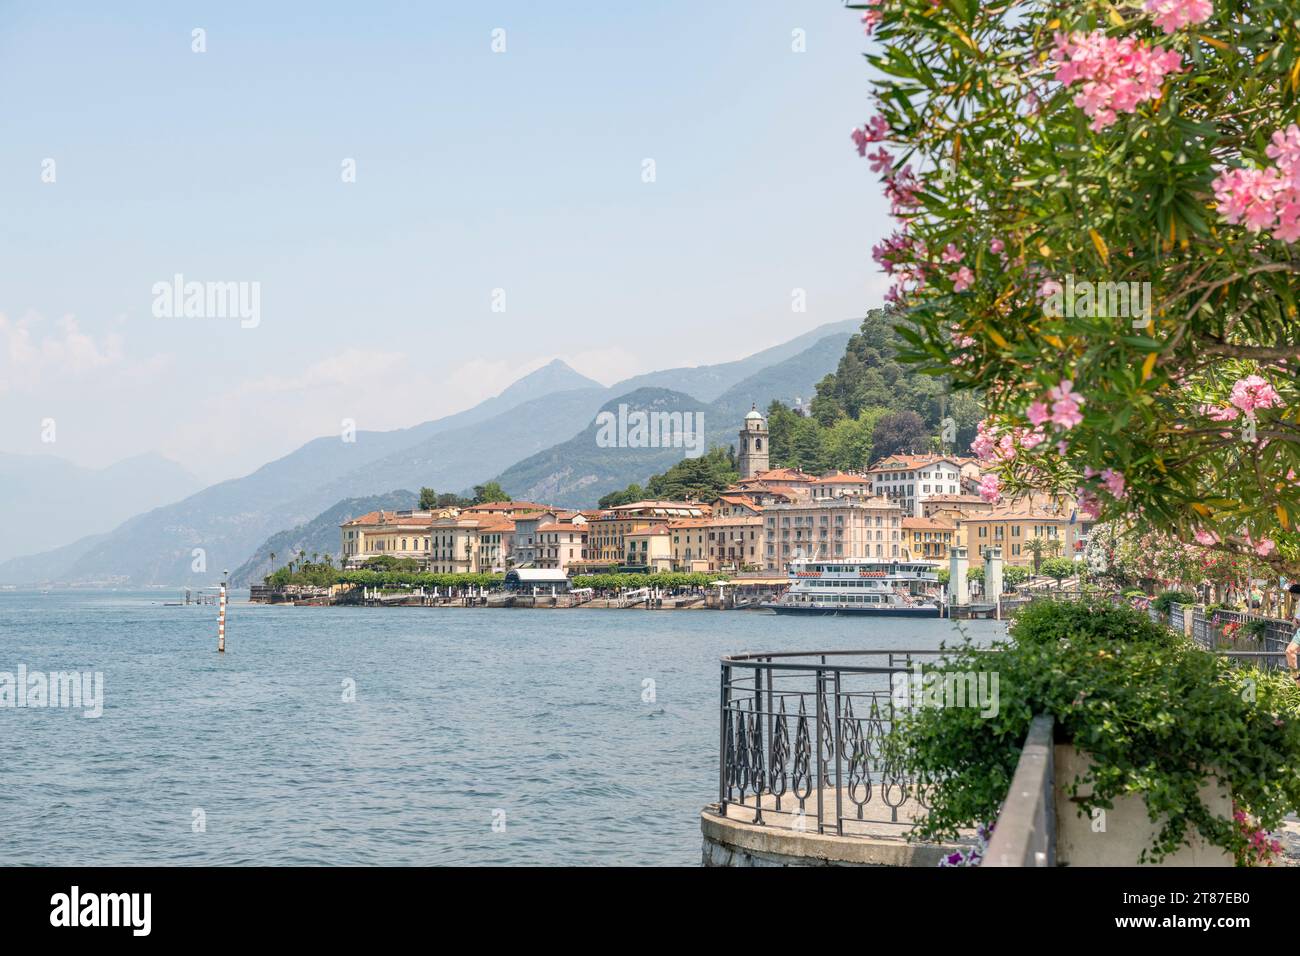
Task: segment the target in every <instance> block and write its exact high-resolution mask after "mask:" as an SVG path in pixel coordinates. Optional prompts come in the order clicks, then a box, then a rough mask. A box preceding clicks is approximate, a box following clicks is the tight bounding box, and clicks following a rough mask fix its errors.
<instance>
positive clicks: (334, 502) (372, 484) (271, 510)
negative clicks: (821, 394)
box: [0, 320, 858, 587]
mask: <svg viewBox="0 0 1300 956" xmlns="http://www.w3.org/2000/svg"><path fill="white" fill-rule="evenodd" d="M857 326H858V322H857V321H856V320H847V321H844V322H838V323H832V324H830V325H825V326H821V327H820V328H818V329H814V330H813V331H811V332H808V333H805V334H804V335H801V336H799V337H797V338H795V339H792V340H791V341H789V342H786V343H784V344H782V345H779V346H775V347H773V348H770V349H766V350H764V351H761V352H758V353H755V354H753V355H750V356H748V357H746V358H743V359H740V360H737V361H734V362H726V363H722V364H718V365H706V366H698V367H689V368H686V367H684V368H675V369H667V370H664V371H662V372H654V373H649V374H647V375H639V376H635V377H634V378H630V379H626V380H624V381H622V382H618V383H616V384H614V385H612V386H609V387H604V386H601V385H600V384H599V383H598V382H595V381H593V380H592V379H589V378H586V377H585V376H583V375H580V374H579V373H577V372H575V371H574V370H573V369H571V368H569V366H567V365H566V364H565V363H564V362H562V361H560V360H558V359H557V360H556V361H553V362H551V363H550V364H549V365H546V366H544V367H543V368H541V369H538V370H537V371H534V372H532V373H530V374H529V375H526V376H524V377H523V378H521V379H520V380H519V381H517V382H515V383H514V384H513V385H511V386H510V387H509V388H507V389H506V390H505V391H503V392H502V393H501V394H499V395H497V396H495V397H493V398H490V399H488V400H486V401H484V402H481V403H479V404H478V405H475V406H474V407H472V408H470V409H467V410H465V411H463V412H458V413H456V414H454V415H449V416H446V417H444V418H441V419H436V420H434V421H429V422H424V423H422V424H419V425H415V426H413V427H411V428H405V429H397V430H394V431H388V432H358V433H357V434H356V435H355V440H354V441H344V440H342V439H341V438H339V437H333V438H317V439H314V440H312V441H310V442H308V443H306V444H305V445H303V446H302V447H301V448H299V449H297V450H296V451H294V452H292V453H290V454H288V455H286V456H284V457H283V458H280V459H277V460H276V461H273V462H270V463H268V464H266V465H263V466H262V467H261V468H259V469H257V470H256V471H254V472H252V473H251V474H249V475H246V476H244V477H241V478H236V479H231V480H229V481H224V482H220V483H219V484H216V485H213V486H211V487H209V488H205V489H203V490H201V491H198V492H197V493H194V494H191V495H189V496H188V497H184V498H183V499H182V500H179V501H175V502H174V503H171V504H166V505H163V506H162V507H155V508H153V509H152V510H149V511H145V512H143V513H139V514H136V515H135V516H134V517H131V518H130V519H129V520H126V521H125V522H123V523H121V524H120V525H118V526H117V527H115V528H113V529H112V530H110V531H108V532H107V533H99V534H97V535H94V536H92V537H90V538H89V539H83V540H79V541H76V542H73V543H72V544H70V545H66V546H64V547H62V548H58V549H56V550H55V551H52V552H51V551H45V552H41V553H38V554H34V555H29V556H27V557H20V558H14V559H10V560H8V561H5V562H3V563H0V584H42V583H58V584H98V585H103V584H112V585H117V586H134V587H143V586H151V585H173V584H181V585H194V586H198V585H204V584H211V583H214V582H216V581H217V580H219V579H220V575H221V571H222V570H223V569H226V568H231V569H239V570H240V571H241V572H242V573H243V574H245V575H248V574H251V573H255V572H256V567H245V566H246V565H248V564H249V563H250V562H251V563H253V564H256V563H257V561H256V556H257V555H259V554H269V552H270V551H271V550H275V551H276V552H277V554H279V553H287V550H288V548H287V547H286V548H285V552H281V550H280V548H276V547H273V546H272V545H271V541H272V539H273V538H274V537H275V536H277V535H279V534H281V533H288V534H289V535H290V537H291V538H292V537H294V535H295V534H297V535H298V537H300V538H302V540H303V541H304V542H305V541H307V540H308V538H309V537H310V535H312V534H314V533H319V532H318V530H317V531H316V532H313V531H312V530H310V528H311V527H312V526H315V527H316V528H317V529H319V528H320V527H322V526H323V524H317V521H318V519H319V521H320V522H322V523H325V522H328V521H334V519H335V517H338V520H340V521H341V520H343V519H345V518H346V517H347V516H348V515H349V514H351V513H352V512H349V511H346V510H345V511H342V512H337V514H336V513H335V509H336V508H338V507H342V506H343V505H345V504H346V502H347V499H366V498H369V497H370V496H375V495H377V494H379V493H380V492H381V490H382V489H418V488H420V487H432V488H435V489H437V490H438V491H462V490H466V489H468V488H469V487H471V486H472V485H474V484H476V483H481V482H482V481H484V480H486V479H489V478H492V477H493V476H497V477H498V480H499V481H500V482H501V484H502V486H503V487H504V488H505V489H506V490H507V491H508V492H510V493H511V494H512V495H514V496H515V497H520V498H523V497H530V498H541V499H542V500H547V501H551V500H553V501H554V502H555V503H557V504H570V505H585V506H590V505H594V504H595V501H596V499H597V498H599V497H600V495H601V494H603V493H605V492H606V491H609V490H612V489H614V488H621V487H623V486H625V485H626V484H628V483H629V482H630V481H636V480H644V479H645V478H646V477H648V476H649V475H650V474H651V473H653V472H655V471H661V470H663V468H665V467H667V466H668V465H671V464H672V463H673V462H674V461H676V460H678V459H679V458H681V457H682V450H681V449H625V448H622V449H607V448H600V447H598V446H597V445H596V443H595V441H594V431H593V428H594V426H593V424H592V422H593V417H594V416H595V414H596V413H597V412H598V411H600V410H601V409H603V408H616V407H617V405H618V404H619V402H620V401H621V402H625V403H628V404H629V405H636V406H637V407H640V404H639V403H650V404H649V406H647V407H662V408H664V409H669V410H678V409H680V410H687V409H689V410H693V411H699V412H701V413H702V414H703V415H704V422H705V426H706V436H707V439H708V441H709V442H719V443H721V442H729V441H731V440H733V439H734V437H735V432H736V430H737V429H738V428H739V423H740V419H741V417H743V415H744V413H745V412H746V411H748V410H749V408H750V406H751V405H752V404H755V403H756V404H758V406H759V407H760V408H762V407H765V406H766V404H767V403H768V402H770V401H771V400H772V399H782V400H783V401H786V402H790V401H792V400H793V399H794V398H795V397H797V396H811V394H812V392H813V386H814V385H815V384H816V382H817V381H819V380H820V379H821V378H822V377H823V376H824V375H825V374H827V373H828V372H829V371H831V370H832V369H834V368H835V365H836V362H837V361H838V360H839V357H840V356H841V355H842V354H843V352H844V347H845V344H846V343H847V341H848V339H849V336H850V334H851V333H852V332H853V331H854V330H856V328H857ZM610 452H614V453H615V454H609V453H610ZM546 492H550V493H546ZM391 494H394V495H396V494H400V492H391ZM35 500H39V498H38V499H35ZM349 507H356V508H358V509H362V505H360V504H353V505H350V506H349ZM34 510H37V509H34ZM362 510H374V509H373V507H371V508H364V509H362ZM356 513H361V512H360V511H357V512H356ZM327 516H328V517H327ZM340 516H341V517H340ZM300 526H308V528H307V529H306V530H302V531H301V532H300V531H299V528H300ZM286 529H293V531H292V532H288V531H286ZM334 529H335V530H334V533H335V540H334V542H333V544H332V545H331V546H330V547H329V548H325V547H316V548H313V547H308V548H307V550H308V551H309V552H310V551H312V550H331V551H334V550H337V546H338V543H337V522H335V525H334ZM45 540H47V541H48V539H45ZM286 540H287V539H286ZM311 540H312V541H313V542H314V541H315V540H316V539H315V538H311ZM295 543H296V539H295V541H293V542H288V544H289V547H292V546H293V545H294V544H295ZM196 569H197V570H196Z"/></svg>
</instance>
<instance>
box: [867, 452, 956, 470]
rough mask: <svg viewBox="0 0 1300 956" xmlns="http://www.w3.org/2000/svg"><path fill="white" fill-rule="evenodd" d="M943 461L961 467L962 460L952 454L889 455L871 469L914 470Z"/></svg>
mask: <svg viewBox="0 0 1300 956" xmlns="http://www.w3.org/2000/svg"><path fill="white" fill-rule="evenodd" d="M941 461H946V462H949V463H950V464H953V465H957V466H959V467H960V465H961V462H960V461H958V460H957V459H956V458H954V457H953V456H952V455H889V456H888V457H886V458H882V459H880V461H878V462H876V463H875V464H874V465H872V466H871V468H870V469H869V470H870V471H873V472H877V471H912V470H913V469H916V468H924V467H925V466H927V465H934V464H938V463H939V462H941Z"/></svg>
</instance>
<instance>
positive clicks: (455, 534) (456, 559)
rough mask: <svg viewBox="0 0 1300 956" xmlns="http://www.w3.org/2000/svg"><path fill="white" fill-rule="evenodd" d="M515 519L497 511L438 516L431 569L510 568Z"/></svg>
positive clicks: (470, 571)
mask: <svg viewBox="0 0 1300 956" xmlns="http://www.w3.org/2000/svg"><path fill="white" fill-rule="evenodd" d="M514 530H515V523H514V522H513V521H511V520H510V519H509V518H503V517H500V516H498V515H495V514H480V515H465V514H460V515H455V516H448V517H445V518H437V519H435V520H434V521H433V523H432V524H431V526H430V528H429V532H430V550H429V569H430V570H431V571H434V572H437V573H445V574H479V573H494V572H502V571H505V570H506V566H507V558H508V557H509V555H510V548H511V544H512V539H513V537H514Z"/></svg>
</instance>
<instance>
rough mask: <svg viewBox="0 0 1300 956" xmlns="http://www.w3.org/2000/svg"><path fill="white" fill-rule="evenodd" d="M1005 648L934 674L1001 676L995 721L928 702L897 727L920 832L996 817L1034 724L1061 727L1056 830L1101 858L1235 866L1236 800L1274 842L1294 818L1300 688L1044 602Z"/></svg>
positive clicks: (938, 832)
mask: <svg viewBox="0 0 1300 956" xmlns="http://www.w3.org/2000/svg"><path fill="white" fill-rule="evenodd" d="M1011 638H1012V641H1011V642H1010V643H1000V644H995V645H993V646H992V647H984V648H981V647H975V646H973V645H971V644H966V645H963V646H961V647H959V648H956V649H954V650H952V651H951V652H950V654H949V656H948V657H946V658H945V661H944V663H943V664H942V665H941V666H939V667H936V668H934V670H936V671H939V672H954V673H959V674H965V673H970V672H974V673H980V672H990V673H993V674H997V675H998V687H999V690H998V706H997V707H996V708H995V709H994V712H993V713H991V714H989V709H988V708H985V709H984V710H980V709H976V708H973V707H961V706H948V707H925V708H920V709H916V710H910V711H904V712H901V713H900V714H899V715H898V716H897V718H896V725H895V733H894V734H891V735H890V738H889V743H888V747H889V753H890V759H892V760H895V761H897V762H898V763H899V765H900V766H902V767H904V768H907V770H909V771H910V773H911V774H912V775H913V776H915V777H917V778H919V779H923V780H925V781H926V782H927V801H926V802H927V804H928V806H929V808H930V809H929V811H928V813H927V815H926V817H925V818H924V819H923V820H922V821H921V822H920V823H919V824H918V827H917V830H916V832H915V834H914V836H915V837H917V838H921V839H928V840H938V839H949V838H952V837H953V836H955V835H956V834H957V832H958V831H959V830H962V829H966V828H970V827H974V826H977V825H980V824H985V823H988V822H990V821H993V820H995V819H996V817H997V814H998V812H999V810H1000V808H1001V806H1002V803H1003V801H1004V800H1005V798H1006V795H1007V789H1008V787H1009V786H1010V783H1011V777H1012V775H1013V774H1014V772H1015V768H1016V765H1017V763H1018V761H1019V759H1020V753H1021V747H1022V745H1023V742H1024V739H1025V735H1026V732H1027V730H1028V727H1029V723H1030V721H1031V720H1032V718H1033V717H1034V715H1036V714H1050V715H1051V716H1052V717H1053V718H1054V720H1055V724H1056V728H1057V735H1058V736H1057V748H1056V749H1057V774H1058V776H1057V781H1056V784H1057V792H1058V799H1057V822H1058V833H1059V834H1060V836H1061V838H1062V840H1065V839H1066V838H1067V835H1068V833H1069V832H1071V831H1072V832H1074V833H1076V834H1077V833H1079V832H1080V830H1081V829H1082V831H1083V832H1085V833H1088V834H1094V835H1095V839H1093V837H1092V836H1089V837H1088V839H1089V840H1091V841H1092V842H1090V843H1088V844H1087V847H1088V849H1089V850H1090V851H1096V850H1097V849H1098V848H1100V855H1101V859H1103V860H1105V861H1107V862H1111V863H1114V864H1121V865H1122V864H1126V863H1129V864H1132V863H1139V862H1141V863H1160V862H1183V861H1185V859H1186V857H1187V856H1188V855H1189V854H1197V860H1198V861H1199V862H1205V861H1207V860H1208V859H1211V858H1213V857H1214V855H1215V854H1218V855H1219V856H1218V861H1219V862H1226V863H1229V864H1230V863H1231V862H1232V860H1233V859H1234V857H1235V856H1238V855H1239V854H1240V853H1242V852H1245V850H1246V849H1247V847H1248V845H1249V842H1250V840H1249V838H1248V836H1247V835H1245V834H1243V832H1242V831H1241V828H1240V827H1239V826H1237V821H1234V820H1233V818H1232V813H1233V801H1235V803H1236V806H1237V808H1238V809H1240V810H1242V811H1243V812H1246V813H1248V814H1250V816H1251V817H1252V819H1253V820H1254V821H1255V822H1254V824H1253V826H1254V827H1255V829H1261V830H1266V831H1271V830H1275V829H1277V828H1278V827H1280V825H1281V822H1282V819H1283V818H1284V817H1285V816H1286V814H1287V813H1289V812H1291V811H1292V810H1294V809H1296V808H1298V807H1300V688H1296V687H1295V685H1294V684H1292V683H1291V682H1290V681H1289V680H1287V679H1286V677H1285V676H1284V675H1281V674H1275V673H1268V672H1263V671H1259V670H1256V669H1253V668H1250V669H1246V668H1240V667H1237V666H1235V665H1233V664H1232V663H1230V662H1229V661H1227V660H1226V659H1224V658H1221V657H1217V656H1215V655H1212V654H1207V653H1205V652H1204V651H1202V650H1200V649H1199V648H1197V647H1196V646H1195V645H1194V644H1192V643H1191V642H1190V641H1188V640H1187V639H1186V638H1185V637H1183V635H1181V634H1176V633H1174V632H1173V631H1171V630H1169V629H1168V628H1167V627H1164V626H1162V625H1159V624H1156V623H1154V622H1152V621H1151V619H1150V618H1149V617H1148V616H1147V615H1146V614H1145V613H1143V612H1140V611H1137V610H1135V609H1134V608H1132V607H1129V606H1127V605H1124V604H1118V605H1117V604H1111V603H1110V602H1088V601H1069V602H1036V603H1034V604H1031V605H1030V606H1028V607H1026V608H1024V609H1023V610H1021V611H1020V613H1019V615H1018V616H1017V617H1016V619H1015V621H1014V622H1013V623H1012V625H1011ZM982 714H987V715H988V716H982ZM1103 815H1104V816H1103ZM1098 819H1101V820H1102V821H1103V826H1102V828H1101V830H1100V831H1098V830H1097V827H1096V825H1095V824H1096V821H1097V820H1098ZM1252 832H1253V831H1252ZM1082 842H1083V841H1076V843H1075V846H1074V849H1075V850H1076V851H1077V850H1078V849H1079V847H1080V845H1081V844H1082ZM1058 849H1061V844H1058ZM1074 856H1075V857H1076V859H1081V858H1082V854H1080V853H1078V852H1075V853H1074ZM1058 859H1061V860H1062V861H1063V862H1067V863H1068V862H1070V854H1069V853H1065V852H1062V853H1061V855H1060V856H1059V857H1058ZM1089 859H1091V860H1093V861H1094V862H1097V861H1099V860H1097V859H1096V853H1095V852H1094V853H1092V855H1091V856H1090V857H1089Z"/></svg>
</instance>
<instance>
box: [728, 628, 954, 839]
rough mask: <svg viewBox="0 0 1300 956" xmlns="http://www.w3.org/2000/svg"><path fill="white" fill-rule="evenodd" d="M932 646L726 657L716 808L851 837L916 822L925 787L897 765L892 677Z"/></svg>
mask: <svg viewBox="0 0 1300 956" xmlns="http://www.w3.org/2000/svg"><path fill="white" fill-rule="evenodd" d="M939 653H940V652H938V651H933V650H897V651H884V650H882V651H811V652H787V653H770V654H769V653H763V654H738V655H733V656H730V657H724V658H723V659H722V689H721V707H720V714H719V717H720V720H719V733H718V768H719V769H718V806H719V812H720V813H721V814H722V815H723V816H731V817H733V818H738V819H741V820H744V821H745V822H751V823H755V824H760V825H767V826H779V827H787V828H789V829H793V830H801V831H808V832H812V831H813V830H814V827H815V828H816V829H815V832H817V833H833V834H836V835H840V836H851V835H853V832H854V831H855V830H859V831H860V830H861V828H862V827H864V826H866V825H867V824H868V823H870V824H871V825H877V824H903V825H910V824H911V822H912V818H913V817H914V816H915V814H916V809H917V807H920V808H921V809H924V807H925V801H924V792H923V787H922V786H921V785H920V784H919V782H918V781H915V780H913V779H910V778H909V777H908V776H907V775H906V774H905V773H904V772H903V771H902V770H901V768H898V767H896V766H891V765H890V762H889V760H888V757H887V755H886V752H885V742H886V740H887V739H888V737H889V734H890V733H891V732H892V730H893V726H894V719H893V718H894V697H893V695H892V693H891V691H892V687H893V681H894V679H895V678H894V675H896V674H906V675H909V676H910V675H911V674H912V673H913V670H912V668H913V665H914V664H919V663H920V662H922V661H935V660H937V658H938V655H939Z"/></svg>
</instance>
